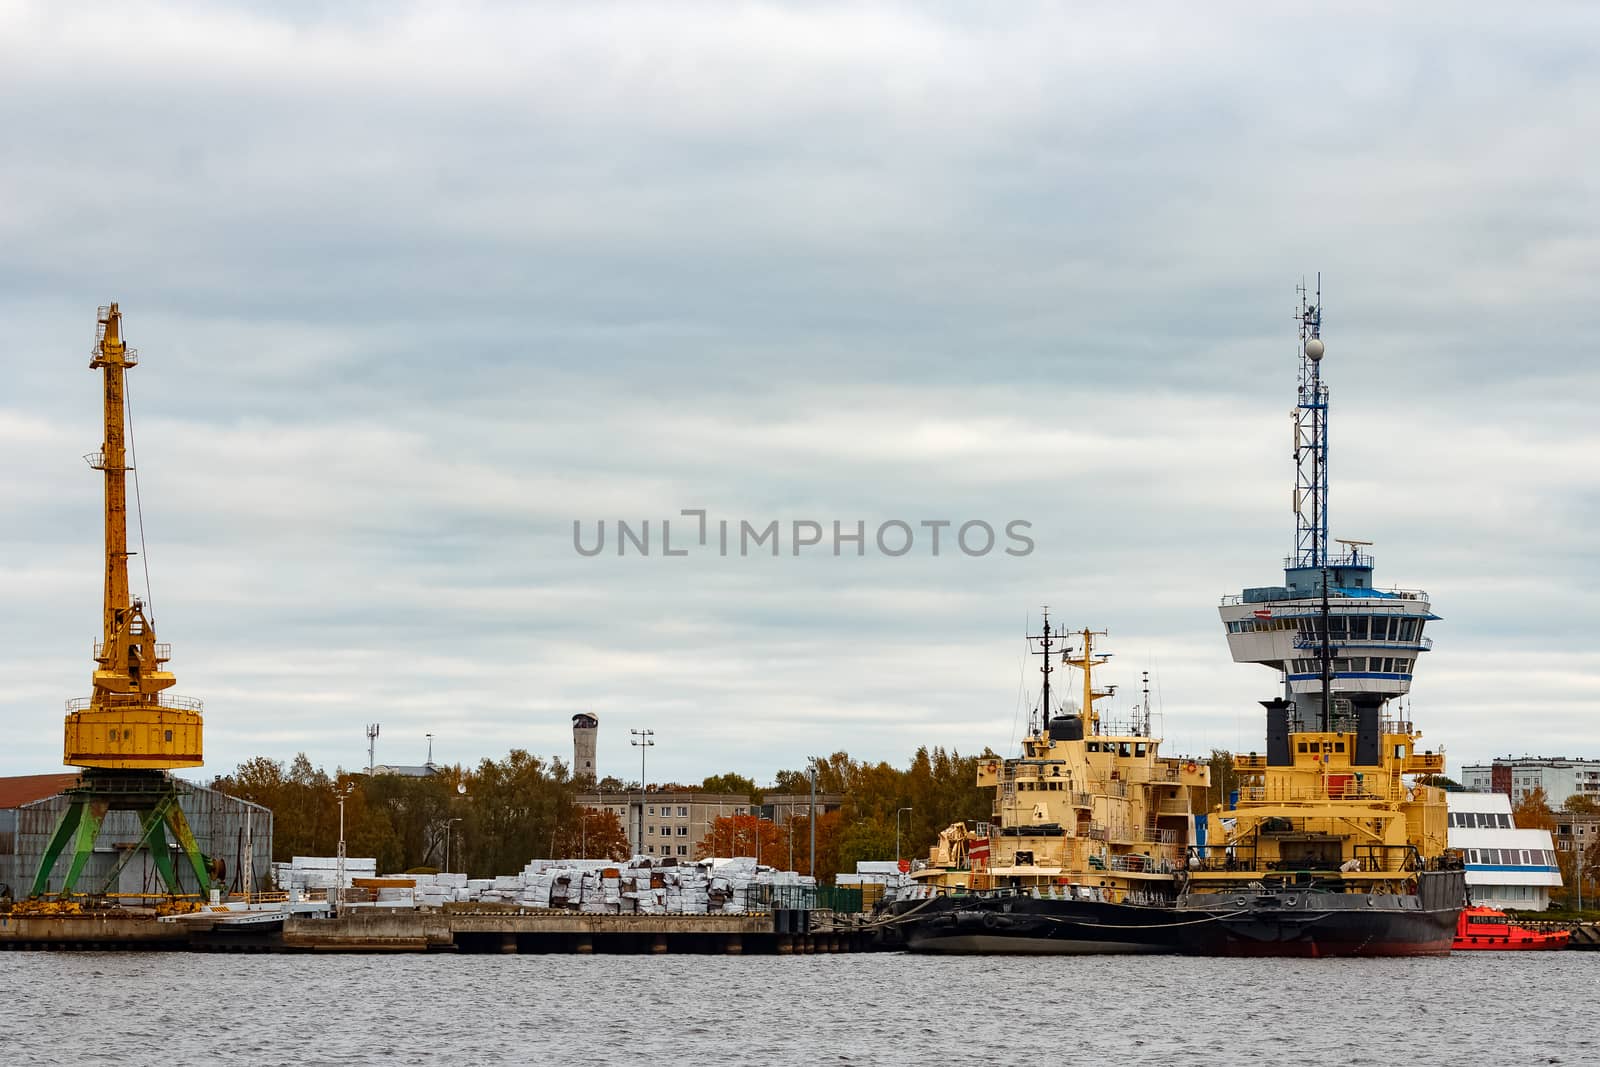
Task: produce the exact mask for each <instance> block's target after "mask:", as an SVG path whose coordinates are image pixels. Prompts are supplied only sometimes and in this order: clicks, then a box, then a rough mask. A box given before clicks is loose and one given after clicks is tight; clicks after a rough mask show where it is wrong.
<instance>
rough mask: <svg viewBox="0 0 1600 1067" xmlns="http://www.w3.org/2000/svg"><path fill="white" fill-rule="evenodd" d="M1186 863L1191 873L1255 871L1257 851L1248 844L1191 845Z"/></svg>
mask: <svg viewBox="0 0 1600 1067" xmlns="http://www.w3.org/2000/svg"><path fill="white" fill-rule="evenodd" d="M1184 863H1185V865H1186V866H1187V867H1188V869H1189V870H1191V871H1253V870H1255V869H1256V850H1255V847H1254V846H1252V845H1248V844H1239V845H1190V846H1189V847H1188V849H1187V850H1186V853H1185V856H1184Z"/></svg>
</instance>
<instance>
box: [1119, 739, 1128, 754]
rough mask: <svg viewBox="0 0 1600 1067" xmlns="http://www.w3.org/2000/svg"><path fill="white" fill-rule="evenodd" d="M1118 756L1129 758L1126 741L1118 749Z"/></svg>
mask: <svg viewBox="0 0 1600 1067" xmlns="http://www.w3.org/2000/svg"><path fill="white" fill-rule="evenodd" d="M1117 755H1119V756H1127V755H1128V742H1126V741H1124V742H1122V744H1121V745H1120V746H1119V747H1118V749H1117Z"/></svg>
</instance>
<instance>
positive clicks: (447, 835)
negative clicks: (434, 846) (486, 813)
mask: <svg viewBox="0 0 1600 1067" xmlns="http://www.w3.org/2000/svg"><path fill="white" fill-rule="evenodd" d="M460 821H461V816H459V815H457V816H456V817H455V818H453V819H446V820H445V821H444V873H446V874H449V873H450V827H452V826H454V825H455V824H456V823H458V822H460Z"/></svg>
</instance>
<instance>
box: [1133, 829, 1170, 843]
mask: <svg viewBox="0 0 1600 1067" xmlns="http://www.w3.org/2000/svg"><path fill="white" fill-rule="evenodd" d="M1140 839H1141V840H1144V841H1149V842H1152V843H1154V844H1159V845H1176V844H1177V843H1178V831H1176V830H1163V829H1160V828H1158V827H1154V826H1147V827H1145V828H1144V833H1143V834H1141V835H1140Z"/></svg>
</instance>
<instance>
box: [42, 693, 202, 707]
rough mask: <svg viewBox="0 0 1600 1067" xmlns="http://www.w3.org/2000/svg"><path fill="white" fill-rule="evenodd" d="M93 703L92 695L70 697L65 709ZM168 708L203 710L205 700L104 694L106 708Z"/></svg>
mask: <svg viewBox="0 0 1600 1067" xmlns="http://www.w3.org/2000/svg"><path fill="white" fill-rule="evenodd" d="M93 703H94V697H70V698H68V700H67V711H68V712H74V711H85V710H87V709H88V708H89V707H90V705H92V704H93ZM151 705H155V706H157V707H162V708H168V709H170V710H173V711H204V710H205V707H206V705H205V701H203V700H200V699H198V698H196V697H181V696H178V695H177V694H176V693H156V694H154V696H153V698H152V696H151V695H150V694H144V693H108V694H106V702H105V705H104V706H105V707H106V709H107V710H111V709H118V710H130V709H134V708H141V707H146V708H147V707H150V706H151Z"/></svg>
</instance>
